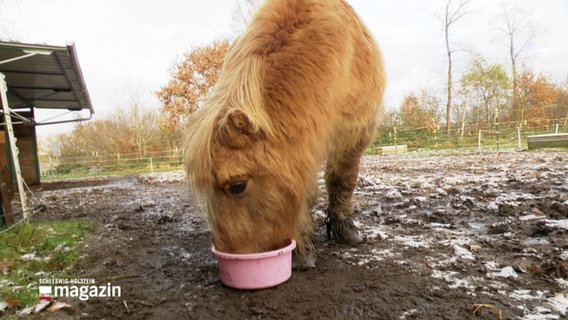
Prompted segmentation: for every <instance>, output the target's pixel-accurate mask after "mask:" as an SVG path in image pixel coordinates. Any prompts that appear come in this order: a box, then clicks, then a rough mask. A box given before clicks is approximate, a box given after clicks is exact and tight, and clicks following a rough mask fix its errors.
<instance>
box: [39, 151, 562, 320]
mask: <svg viewBox="0 0 568 320" xmlns="http://www.w3.org/2000/svg"><path fill="white" fill-rule="evenodd" d="M182 178H183V173H181V172H178V173H168V174H158V175H145V176H136V177H112V178H97V179H89V180H81V181H58V182H47V183H44V185H43V190H42V191H40V192H37V193H36V196H37V197H38V198H39V201H40V202H41V203H44V204H46V205H47V206H48V210H47V212H45V213H42V217H41V218H44V219H89V220H93V221H95V222H96V225H97V227H96V230H95V233H94V235H93V236H92V238H91V239H89V240H88V241H86V242H85V243H84V246H85V248H84V251H83V255H82V257H81V259H80V260H79V262H78V263H77V265H76V266H75V267H74V269H73V270H71V271H70V274H71V275H72V276H73V277H76V278H92V279H95V280H96V282H97V284H106V283H112V285H118V286H120V287H121V290H122V292H121V293H122V296H121V297H120V298H93V299H90V300H88V301H85V302H83V301H80V300H78V299H76V298H67V299H64V300H65V301H66V302H68V303H70V304H71V305H72V308H70V309H63V310H62V311H59V312H57V313H55V314H42V315H41V317H40V318H53V319H75V318H78V319H164V320H165V319H492V320H494V319H499V318H500V315H499V313H501V314H502V319H567V318H568V152H561V151H557V152H534V153H533V152H530V153H529V152H515V153H501V154H482V155H477V154H472V155H460V156H434V157H422V156H419V157H406V156H405V157H400V156H399V157H395V156H368V157H365V158H364V159H363V161H362V168H361V173H360V179H359V183H358V187H357V190H356V195H355V210H356V220H357V224H358V225H359V227H360V230H361V232H362V233H363V235H364V236H365V237H366V241H365V242H364V243H363V244H362V245H360V246H358V247H356V248H351V247H346V246H344V245H340V244H336V243H335V242H334V241H328V240H327V239H326V234H325V227H324V216H323V208H324V205H325V190H324V188H323V185H320V188H321V199H320V202H319V205H318V206H317V207H316V208H315V210H314V214H315V215H316V219H317V222H318V229H317V233H316V237H315V243H316V246H317V248H318V251H317V254H318V261H317V266H316V268H315V269H313V270H308V271H294V272H293V275H292V277H291V279H290V280H289V281H288V282H286V283H284V284H282V285H280V286H278V287H276V288H272V289H266V290H260V291H239V290H234V289H230V288H227V287H224V286H223V285H222V284H221V283H220V281H219V278H218V275H217V265H216V261H215V259H214V258H213V255H212V254H211V252H210V247H211V241H210V238H209V234H208V231H207V226H206V224H205V222H204V220H203V218H202V215H201V214H200V213H199V212H197V210H196V208H195V207H194V205H193V204H192V203H191V202H190V200H189V196H188V191H187V188H186V186H185V185H184V183H183V182H181V181H180V180H182ZM476 305H477V306H479V305H481V306H480V307H479V308H478V310H477V312H476V313H475V315H474V314H473V310H474V309H475V306H476Z"/></svg>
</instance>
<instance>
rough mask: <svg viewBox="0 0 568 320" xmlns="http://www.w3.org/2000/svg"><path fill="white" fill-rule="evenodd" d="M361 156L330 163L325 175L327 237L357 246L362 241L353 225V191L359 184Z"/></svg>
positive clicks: (342, 158) (333, 160) (341, 158)
mask: <svg viewBox="0 0 568 320" xmlns="http://www.w3.org/2000/svg"><path fill="white" fill-rule="evenodd" d="M360 157H361V155H360V154H356V155H353V156H351V157H349V156H348V157H345V155H343V157H340V158H339V159H340V160H337V159H332V160H331V161H328V163H327V167H326V173H325V180H326V186H327V191H328V194H329V198H328V201H329V204H328V208H327V219H326V226H327V237H328V239H331V238H335V239H336V240H337V241H338V242H342V243H345V244H348V245H355V244H357V243H360V242H361V241H362V238H361V237H360V236H359V232H358V231H357V227H356V226H355V224H354V223H353V204H352V198H353V191H354V190H355V186H356V184H357V176H358V173H359V160H360Z"/></svg>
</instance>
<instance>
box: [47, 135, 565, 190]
mask: <svg viewBox="0 0 568 320" xmlns="http://www.w3.org/2000/svg"><path fill="white" fill-rule="evenodd" d="M559 132H568V125H554V126H552V127H550V128H540V129H520V128H502V129H498V128H492V129H487V130H477V132H475V131H471V132H465V133H463V134H462V133H461V132H459V131H458V130H455V131H452V134H451V135H450V136H449V137H448V136H447V135H446V132H445V131H438V130H425V129H407V130H396V128H392V130H385V129H383V130H380V131H379V133H378V135H377V138H376V139H375V142H374V144H373V146H371V148H369V150H368V153H370V154H377V153H380V151H379V150H389V149H390V150H391V151H392V150H396V153H400V151H401V150H404V151H403V152H406V151H408V152H412V153H413V154H416V153H448V152H496V151H511V150H522V149H527V148H528V145H527V136H530V135H536V134H545V133H559ZM389 146H393V148H389ZM396 146H405V147H404V148H399V147H396ZM390 153H392V152H390ZM182 164H183V159H182V152H181V150H179V149H174V150H168V151H160V152H150V153H145V154H139V153H132V154H110V155H101V154H93V155H91V156H85V157H59V158H56V157H42V158H41V159H40V171H41V176H42V179H43V180H46V179H47V180H49V179H61V178H72V177H86V176H102V175H121V174H140V173H151V172H157V171H169V170H175V169H181V168H182Z"/></svg>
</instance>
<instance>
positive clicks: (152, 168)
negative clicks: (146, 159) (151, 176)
mask: <svg viewBox="0 0 568 320" xmlns="http://www.w3.org/2000/svg"><path fill="white" fill-rule="evenodd" d="M150 173H154V164H153V163H152V157H150Z"/></svg>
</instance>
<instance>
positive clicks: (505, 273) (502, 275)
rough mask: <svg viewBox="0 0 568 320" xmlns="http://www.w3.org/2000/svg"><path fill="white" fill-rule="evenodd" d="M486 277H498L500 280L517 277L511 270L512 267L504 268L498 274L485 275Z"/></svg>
mask: <svg viewBox="0 0 568 320" xmlns="http://www.w3.org/2000/svg"><path fill="white" fill-rule="evenodd" d="M487 276H488V277H490V278H496V277H500V278H517V277H518V276H519V275H518V274H517V272H516V271H515V270H514V269H513V267H511V266H508V267H505V268H503V269H501V271H499V272H491V273H488V274H487Z"/></svg>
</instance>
